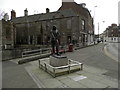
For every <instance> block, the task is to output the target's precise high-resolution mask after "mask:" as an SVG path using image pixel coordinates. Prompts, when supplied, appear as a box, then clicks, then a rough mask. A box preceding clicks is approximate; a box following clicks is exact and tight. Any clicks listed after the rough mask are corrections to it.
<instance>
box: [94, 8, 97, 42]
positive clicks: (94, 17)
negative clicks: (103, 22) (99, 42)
mask: <svg viewBox="0 0 120 90" xmlns="http://www.w3.org/2000/svg"><path fill="white" fill-rule="evenodd" d="M96 7H97V6H94V16H93V23H94V32H95V8H96ZM94 43H95V36H94Z"/></svg>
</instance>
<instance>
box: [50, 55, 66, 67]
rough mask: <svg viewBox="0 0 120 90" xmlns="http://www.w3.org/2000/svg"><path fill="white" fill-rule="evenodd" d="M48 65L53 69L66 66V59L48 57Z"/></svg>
mask: <svg viewBox="0 0 120 90" xmlns="http://www.w3.org/2000/svg"><path fill="white" fill-rule="evenodd" d="M50 65H51V66H53V67H59V66H65V65H68V58H67V57H66V56H57V55H53V56H50Z"/></svg>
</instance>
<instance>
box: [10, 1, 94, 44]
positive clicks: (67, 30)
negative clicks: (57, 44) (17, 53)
mask: <svg viewBox="0 0 120 90" xmlns="http://www.w3.org/2000/svg"><path fill="white" fill-rule="evenodd" d="M72 1H73V2H65V1H64V0H62V6H61V7H60V8H59V9H58V10H57V11H56V12H50V10H49V9H48V8H46V13H42V14H35V15H28V10H27V9H26V10H24V16H23V17H16V12H15V11H14V10H12V11H11V21H12V22H13V23H14V26H15V31H14V35H15V39H14V40H15V41H14V42H15V43H14V44H15V46H17V45H34V46H35V45H47V44H50V31H51V29H52V26H53V25H56V27H57V29H58V30H59V32H60V34H61V40H60V41H61V45H67V44H68V43H69V42H70V41H71V42H72V43H73V44H79V45H80V46H87V45H90V44H91V43H93V37H94V30H93V19H92V17H91V15H90V12H89V11H88V9H87V8H85V4H84V3H83V4H77V3H76V2H74V0H72Z"/></svg>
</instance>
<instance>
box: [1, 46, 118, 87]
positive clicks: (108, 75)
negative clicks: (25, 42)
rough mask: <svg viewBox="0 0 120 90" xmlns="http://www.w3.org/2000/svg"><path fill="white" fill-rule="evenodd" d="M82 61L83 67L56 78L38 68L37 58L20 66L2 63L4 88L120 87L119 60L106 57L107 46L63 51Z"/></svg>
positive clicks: (16, 60)
mask: <svg viewBox="0 0 120 90" xmlns="http://www.w3.org/2000/svg"><path fill="white" fill-rule="evenodd" d="M63 55H65V56H67V57H68V58H69V59H72V60H76V61H79V62H81V63H83V70H82V71H77V72H74V73H70V74H66V75H62V76H58V77H56V78H53V77H52V76H51V75H50V74H48V73H47V72H45V71H44V70H42V69H40V68H39V64H38V60H36V61H33V62H29V63H25V64H21V65H18V64H17V62H18V60H19V59H14V60H10V61H4V62H3V72H2V73H3V74H2V76H3V77H2V78H3V80H2V81H3V84H2V87H3V88H104V89H106V88H118V62H116V61H115V60H113V59H111V58H110V57H108V56H106V55H105V53H104V45H103V44H99V45H95V46H91V47H86V48H82V49H78V50H75V51H74V52H68V53H65V54H63Z"/></svg>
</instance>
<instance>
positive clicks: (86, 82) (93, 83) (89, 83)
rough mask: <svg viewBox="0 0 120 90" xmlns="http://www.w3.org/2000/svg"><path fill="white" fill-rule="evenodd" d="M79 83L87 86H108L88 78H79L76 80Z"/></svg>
mask: <svg viewBox="0 0 120 90" xmlns="http://www.w3.org/2000/svg"><path fill="white" fill-rule="evenodd" d="M78 82H79V83H80V84H82V85H84V86H86V87H87V88H106V87H108V86H107V85H105V84H102V83H99V82H96V81H94V80H90V79H88V78H87V79H83V80H79V81H78Z"/></svg>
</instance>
